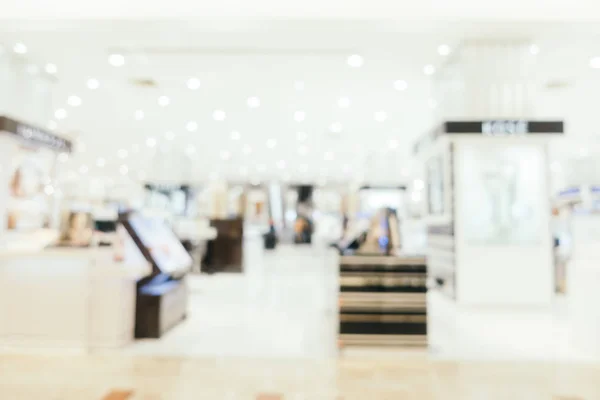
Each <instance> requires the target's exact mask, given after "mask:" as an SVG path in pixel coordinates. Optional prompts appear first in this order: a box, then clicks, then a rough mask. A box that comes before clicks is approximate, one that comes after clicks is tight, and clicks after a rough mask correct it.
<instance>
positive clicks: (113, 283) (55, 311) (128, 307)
mask: <svg viewBox="0 0 600 400" xmlns="http://www.w3.org/2000/svg"><path fill="white" fill-rule="evenodd" d="M113 256H114V250H113V249H110V248H82V249H77V248H49V249H44V250H38V251H31V250H27V251H23V250H20V249H17V248H15V249H12V250H7V249H4V250H3V251H0V349H5V350H6V349H15V348H24V349H28V350H30V349H61V350H73V351H89V350H93V349H99V348H116V347H121V346H124V345H126V344H128V343H130V342H131V341H133V338H134V321H135V315H134V314H135V297H136V282H137V281H138V280H139V279H141V278H143V277H145V276H147V275H149V274H150V272H151V269H150V266H149V264H148V263H146V262H144V261H143V260H140V261H139V262H137V261H136V262H115V261H114V258H113Z"/></svg>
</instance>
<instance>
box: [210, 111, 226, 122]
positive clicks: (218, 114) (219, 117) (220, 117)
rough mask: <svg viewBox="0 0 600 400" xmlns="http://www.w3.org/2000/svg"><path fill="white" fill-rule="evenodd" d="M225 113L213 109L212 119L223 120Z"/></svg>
mask: <svg viewBox="0 0 600 400" xmlns="http://www.w3.org/2000/svg"><path fill="white" fill-rule="evenodd" d="M226 116H227V114H226V113H225V111H223V110H215V111H214V112H213V119H214V120H215V121H224V120H225V117H226Z"/></svg>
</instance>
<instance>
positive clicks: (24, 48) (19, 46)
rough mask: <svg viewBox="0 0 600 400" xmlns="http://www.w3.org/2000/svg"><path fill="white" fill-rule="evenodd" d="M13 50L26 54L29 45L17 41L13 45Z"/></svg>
mask: <svg viewBox="0 0 600 400" xmlns="http://www.w3.org/2000/svg"><path fill="white" fill-rule="evenodd" d="M13 51H14V52H15V53H17V54H25V53H27V46H25V45H24V44H23V43H16V44H15V45H14V47H13Z"/></svg>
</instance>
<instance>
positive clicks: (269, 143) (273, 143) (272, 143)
mask: <svg viewBox="0 0 600 400" xmlns="http://www.w3.org/2000/svg"><path fill="white" fill-rule="evenodd" d="M275 146H277V141H276V140H275V139H269V140H267V147H268V148H269V149H273V148H275Z"/></svg>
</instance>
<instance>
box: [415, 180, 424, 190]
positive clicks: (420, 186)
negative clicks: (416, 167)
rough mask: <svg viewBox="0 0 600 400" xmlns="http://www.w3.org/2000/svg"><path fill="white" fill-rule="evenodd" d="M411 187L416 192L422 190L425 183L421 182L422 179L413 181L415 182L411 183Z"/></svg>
mask: <svg viewBox="0 0 600 400" xmlns="http://www.w3.org/2000/svg"><path fill="white" fill-rule="evenodd" d="M413 186H414V188H415V189H416V190H423V188H424V187H425V182H423V180H422V179H415V181H414V182H413Z"/></svg>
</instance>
